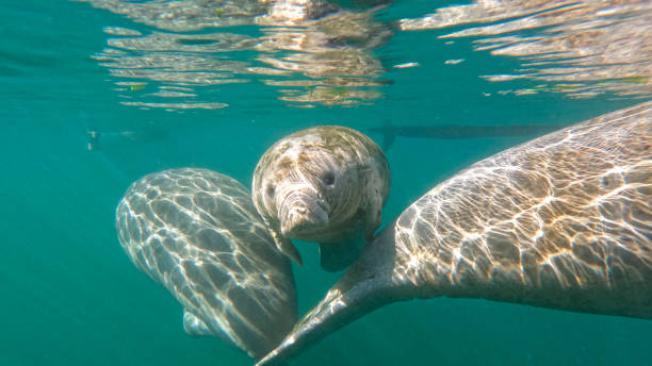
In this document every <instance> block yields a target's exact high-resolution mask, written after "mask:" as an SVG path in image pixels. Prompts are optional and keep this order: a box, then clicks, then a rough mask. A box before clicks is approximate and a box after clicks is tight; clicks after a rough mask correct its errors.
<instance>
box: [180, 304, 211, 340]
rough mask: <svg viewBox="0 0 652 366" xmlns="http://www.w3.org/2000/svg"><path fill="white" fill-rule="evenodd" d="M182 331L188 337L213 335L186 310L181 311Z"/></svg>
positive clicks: (199, 320)
mask: <svg viewBox="0 0 652 366" xmlns="http://www.w3.org/2000/svg"><path fill="white" fill-rule="evenodd" d="M183 330H184V331H185V332H186V334H188V335H190V336H197V337H199V336H211V335H213V333H212V332H211V331H210V329H208V326H207V325H206V323H204V321H202V320H201V319H199V318H198V317H197V316H196V315H195V314H193V313H191V312H189V311H188V310H184V311H183Z"/></svg>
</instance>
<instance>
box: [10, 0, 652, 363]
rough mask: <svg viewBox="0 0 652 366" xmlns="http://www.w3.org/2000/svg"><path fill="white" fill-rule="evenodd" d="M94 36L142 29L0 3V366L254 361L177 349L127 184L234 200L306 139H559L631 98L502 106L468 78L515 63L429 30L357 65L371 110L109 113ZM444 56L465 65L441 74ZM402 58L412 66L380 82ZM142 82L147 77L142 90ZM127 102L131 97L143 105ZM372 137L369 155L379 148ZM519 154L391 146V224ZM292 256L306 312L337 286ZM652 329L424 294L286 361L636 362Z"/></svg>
mask: <svg viewBox="0 0 652 366" xmlns="http://www.w3.org/2000/svg"><path fill="white" fill-rule="evenodd" d="M442 5H445V4H442ZM433 6H434V5H432V4H431V3H430V2H428V1H415V2H405V1H403V2H398V3H395V4H392V5H391V6H390V7H389V8H387V9H385V10H383V11H382V12H381V13H380V14H379V15H378V17H379V19H381V20H383V21H388V22H389V21H391V20H396V19H400V18H402V17H410V16H419V15H423V14H426V13H428V12H430V11H431V10H432V8H433ZM107 26H118V27H126V28H130V29H137V30H139V31H140V32H141V33H147V32H151V31H152V29H151V28H150V26H149V25H146V24H141V23H138V22H136V21H134V20H130V19H128V18H127V17H125V16H123V15H120V14H115V13H112V12H109V11H105V10H102V9H98V8H94V7H92V6H91V5H89V4H87V3H78V2H68V1H47V2H46V1H36V0H26V1H18V0H5V1H3V2H2V3H1V4H0V35H1V36H2V38H1V39H0V85H2V88H1V89H0V93H1V94H0V96H1V98H0V121H2V122H1V123H2V133H1V134H0V156H1V157H0V164H1V166H2V168H3V172H4V174H3V175H2V179H1V180H0V196H1V198H2V203H3V204H2V205H1V206H0V207H1V208H0V218H1V220H0V230H1V232H2V233H4V240H3V243H4V244H3V248H4V250H3V255H2V256H0V288H2V289H3V295H2V301H1V302H0V324H2V329H3V330H4V331H3V332H2V335H1V336H0V337H2V339H0V365H12V366H13V365H112V366H117V365H179V364H187V365H248V364H251V360H250V359H249V358H248V357H247V356H246V355H245V354H244V353H242V352H241V351H239V350H237V349H235V348H232V347H230V346H228V345H226V344H224V343H222V342H221V341H219V340H217V339H214V338H191V337H189V336H187V335H185V333H184V332H183V329H182V326H181V315H182V314H181V309H180V306H179V305H178V304H177V303H176V302H175V301H174V299H173V298H172V297H171V296H169V294H168V293H167V292H166V291H165V290H164V289H163V288H162V287H160V286H158V285H156V284H154V283H153V282H152V281H151V280H149V279H148V278H147V277H146V276H145V275H143V274H142V273H141V272H139V271H138V270H137V269H136V268H135V267H134V266H133V265H132V264H131V263H130V261H129V259H128V258H127V256H126V255H125V254H124V253H123V252H122V249H121V248H120V246H119V244H118V241H117V237H116V233H115V229H114V210H115V207H116V205H117V203H118V201H119V200H120V198H121V196H122V194H123V193H124V192H125V190H126V188H127V187H128V185H129V184H130V183H131V182H133V181H134V180H136V179H138V178H139V177H141V176H143V175H144V174H147V173H150V172H154V171H159V170H162V169H166V168H172V167H184V166H196V167H206V168H210V169H214V170H217V171H220V172H222V173H225V174H228V175H231V176H233V177H235V178H236V179H238V180H240V181H241V182H243V183H244V184H245V185H248V184H249V182H250V179H251V173H252V170H253V167H254V166H255V164H256V162H257V159H258V157H259V156H260V155H261V154H262V153H263V152H264V150H265V149H266V148H267V147H268V146H269V145H270V144H272V143H273V142H274V141H275V140H277V139H279V138H281V137H282V136H284V135H286V134H288V133H289V132H291V131H295V130H298V129H301V128H304V127H307V126H312V125H316V124H342V125H347V126H351V127H354V128H357V129H360V130H362V131H365V130H366V129H368V128H372V127H380V126H383V125H385V124H387V123H391V124H392V125H396V126H401V125H404V126H414V125H416V126H429V125H438V124H446V125H450V124H460V125H469V124H474V125H478V124H480V125H496V124H506V125H509V124H560V125H566V124H571V123H573V122H578V121H581V120H584V119H587V118H590V117H593V116H597V115H599V114H602V113H605V112H607V111H612V110H615V109H618V108H622V107H626V106H629V105H633V104H635V103H636V102H638V101H640V99H634V98H626V97H625V98H624V97H610V96H599V97H596V98H589V99H580V100H577V99H571V98H568V97H567V96H564V95H561V94H558V93H555V92H552V91H544V92H540V93H537V94H535V95H524V96H516V95H514V94H505V95H502V94H499V93H497V92H498V90H501V89H504V86H502V85H498V84H495V83H490V82H489V81H486V80H484V79H481V78H479V76H480V75H486V74H490V73H491V74H501V73H508V72H510V70H512V69H514V68H517V67H518V65H519V64H518V61H517V60H514V59H510V58H505V57H496V56H492V55H490V54H489V53H487V52H476V51H473V50H472V45H471V40H467V39H460V40H456V41H455V43H454V44H452V45H445V41H444V40H441V39H438V38H437V35H440V34H442V32H440V31H423V32H398V33H396V34H394V36H392V37H391V38H390V39H389V40H388V41H387V42H386V43H384V44H382V45H380V46H379V47H377V48H375V49H373V50H372V51H371V53H372V54H373V55H374V57H376V58H377V59H378V60H379V62H380V63H381V64H382V65H383V70H382V72H381V73H380V75H377V76H374V78H376V79H378V80H383V81H384V82H383V83H380V85H379V86H374V87H373V88H374V90H375V91H377V92H378V93H380V94H381V95H380V96H379V97H378V98H375V99H373V100H370V101H367V102H366V103H362V104H360V105H353V106H350V105H337V104H336V105H324V104H319V103H317V104H316V105H313V106H312V108H302V106H300V105H299V106H298V105H296V104H293V103H292V102H288V101H283V100H280V99H279V98H278V96H279V91H278V90H276V89H274V87H271V86H268V85H265V84H264V83H260V82H256V80H258V79H256V77H251V79H252V80H253V81H250V82H243V83H234V84H224V85H222V84H216V85H208V86H203V87H202V88H201V90H200V91H198V92H197V93H198V97H197V99H201V101H202V102H219V103H225V104H228V107H226V108H221V109H208V110H205V109H186V110H179V109H174V110H171V111H167V110H165V108H150V109H141V108H137V107H134V106H133V105H124V104H121V102H123V101H124V100H125V99H124V94H125V92H124V90H123V91H116V90H114V89H115V88H116V86H115V82H116V81H118V82H119V81H120V80H119V79H120V78H119V77H117V76H115V75H112V74H111V72H110V68H107V67H106V66H103V65H102V64H101V62H99V61H97V60H96V59H94V57H93V56H94V55H97V54H98V53H99V52H101V51H102V50H103V49H105V48H106V47H107V39H108V38H110V36H109V35H107V34H106V32H105V31H103V29H104V28H105V27H107ZM256 32H257V30H256V29H251V28H246V27H245V28H243V30H242V33H244V34H248V33H256ZM228 57H230V60H235V61H238V60H239V59H242V60H244V59H251V58H252V57H255V55H254V56H252V55H251V52H250V51H248V52H241V53H236V54H230V55H229V56H228ZM449 59H464V62H462V63H460V64H458V65H450V64H446V63H445V62H444V61H445V60H449ZM406 62H418V63H419V65H420V66H419V67H414V68H408V69H397V68H392V67H391V66H392V65H396V64H401V63H406ZM136 81H139V80H136ZM514 83H521V84H522V85H520V86H518V87H530V86H531V85H530V84H534V82H532V81H528V80H523V81H516V82H514ZM154 84H156V82H152V81H151V80H148V84H147V86H146V90H143V91H142V93H143V94H144V93H147V92H149V89H147V88H151V87H152V85H154ZM139 88H140V87H136V88H133V89H134V90H133V92H132V94H134V95H131V98H132V99H134V100H137V99H138V98H140V97H141V96H140V94H138V93H141V90H138V89H139ZM512 88H516V87H514V86H512ZM483 92H485V93H489V94H491V96H490V97H487V96H485V95H483V94H482V93H483ZM127 94H129V90H128V91H127ZM89 130H97V131H101V133H102V134H103V135H102V139H101V140H100V143H99V148H98V149H97V150H95V151H88V149H87V142H88V136H87V131H89ZM121 131H130V133H131V135H120V132H121ZM370 136H371V137H372V138H375V139H377V141H379V142H380V139H381V136H379V135H374V134H370ZM527 139H529V137H526V136H522V137H509V138H474V139H461V140H446V139H410V138H401V137H399V138H398V139H397V140H396V142H395V144H394V145H393V146H392V148H391V150H389V151H388V152H387V155H388V159H389V161H390V165H391V169H392V179H393V182H392V190H391V194H390V199H389V202H388V203H387V205H386V208H385V211H384V220H385V223H387V222H389V221H390V220H391V219H392V218H393V217H395V216H396V215H398V214H399V213H400V212H401V210H402V208H404V207H406V206H407V205H408V204H409V203H410V202H412V201H413V200H415V199H416V198H417V197H419V196H420V195H421V194H423V193H424V192H425V191H426V190H427V189H428V188H429V187H432V186H434V185H435V184H436V183H438V182H440V181H442V180H443V179H445V178H446V177H448V176H450V175H452V174H454V173H455V172H456V171H457V170H459V169H462V168H464V167H465V166H467V165H468V164H470V163H472V162H474V161H477V160H479V159H481V158H483V157H486V156H488V155H490V154H492V153H495V152H498V151H500V150H503V149H505V148H508V147H510V146H514V145H516V144H518V143H521V142H524V141H526V140H527ZM300 248H301V251H302V256H303V257H304V261H305V265H304V267H295V276H296V282H297V288H298V292H299V306H300V310H301V311H302V312H303V311H305V310H307V309H309V308H310V307H311V306H312V305H313V304H314V303H315V302H316V301H317V300H318V299H319V298H320V297H321V296H322V295H323V294H324V293H325V291H326V289H327V288H328V287H329V286H330V285H331V284H332V283H333V282H334V281H335V280H336V279H337V277H338V276H337V274H328V273H324V272H322V271H321V270H320V269H319V266H318V262H319V259H318V256H317V251H316V250H315V248H313V247H310V246H309V245H301V246H300ZM651 332H652V322H649V321H644V320H636V319H626V318H618V317H608V316H597V315H589V314H576V313H569V312H561V311H554V310H543V309H537V308H532V307H526V306H517V305H510V304H499V303H492V302H487V301H482V300H460V299H455V300H451V299H433V300H428V301H413V302H407V303H401V304H395V305H391V306H388V307H385V308H383V309H381V310H379V311H377V312H375V313H372V314H371V315H369V316H367V317H365V318H363V319H361V320H359V321H357V322H355V323H354V324H352V325H350V326H348V327H346V328H344V329H342V330H341V331H339V332H337V333H335V334H334V335H332V336H330V337H328V338H327V339H326V340H325V341H323V342H322V343H320V344H318V345H317V346H315V347H313V348H311V349H309V350H307V351H306V352H305V353H304V354H302V355H301V356H300V357H299V358H298V359H297V360H296V362H295V364H296V365H331V364H342V365H380V364H382V365H394V364H437V365H465V364H481V365H585V364H592V365H615V364H624V365H643V364H649V363H650V359H651V356H652V347H650V342H649V335H650V333H651Z"/></svg>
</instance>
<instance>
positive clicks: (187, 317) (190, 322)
mask: <svg viewBox="0 0 652 366" xmlns="http://www.w3.org/2000/svg"><path fill="white" fill-rule="evenodd" d="M183 330H184V331H185V332H186V334H187V335H189V336H192V337H205V336H209V337H210V336H217V337H219V338H220V339H222V340H223V341H225V342H226V343H229V344H231V345H235V344H234V343H233V340H232V339H231V338H230V337H229V336H228V335H227V334H226V333H224V331H223V330H222V329H217V331H215V332H213V331H211V330H210V328H208V325H206V323H204V321H203V320H201V319H199V317H198V316H197V315H195V314H193V313H191V312H190V311H188V310H185V309H184V310H183Z"/></svg>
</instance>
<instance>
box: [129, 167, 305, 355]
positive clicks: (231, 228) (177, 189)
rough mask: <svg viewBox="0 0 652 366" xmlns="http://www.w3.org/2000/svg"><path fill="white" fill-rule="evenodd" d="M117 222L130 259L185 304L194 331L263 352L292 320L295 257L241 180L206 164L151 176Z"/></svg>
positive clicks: (134, 190)
mask: <svg viewBox="0 0 652 366" xmlns="http://www.w3.org/2000/svg"><path fill="white" fill-rule="evenodd" d="M116 226H117V231H118V237H119V239H120V244H121V245H122V247H123V249H124V250H125V251H126V252H127V254H128V255H129V258H130V259H131V260H132V262H133V263H134V264H135V265H136V266H137V267H138V268H139V269H141V270H142V271H143V272H145V273H147V275H149V277H151V278H152V279H153V280H154V281H156V282H158V283H161V284H162V285H163V286H165V288H167V289H168V291H169V292H170V293H171V294H172V295H173V296H174V297H175V298H176V299H177V300H178V301H179V302H180V303H181V305H182V306H183V309H184V313H183V326H184V329H185V331H186V332H187V333H188V334H191V335H213V336H219V337H221V338H223V339H225V340H227V341H229V342H231V343H233V344H234V345H236V346H237V347H239V348H240V349H242V350H244V351H246V352H247V353H248V354H249V355H250V356H252V357H260V356H261V355H264V354H265V353H266V352H268V351H269V350H270V349H272V348H273V347H274V346H276V345H277V344H278V343H279V342H280V340H281V339H282V338H283V337H284V336H285V335H286V334H287V332H288V331H289V330H290V329H291V327H292V325H294V322H295V321H296V311H297V310H296V296H295V289H294V278H293V276H292V269H291V266H290V263H289V261H288V260H287V258H286V257H285V256H284V255H282V254H280V253H279V252H278V251H277V250H276V248H275V246H274V243H273V241H272V237H271V235H270V233H269V231H268V229H267V227H266V226H265V225H264V224H263V222H262V220H261V219H260V217H259V216H258V214H257V213H256V210H255V208H254V207H253V204H252V202H251V197H250V195H249V192H247V190H246V188H245V187H243V186H242V185H241V184H240V183H238V182H237V181H236V180H234V179H232V178H230V177H227V176H224V175H221V174H219V173H216V172H212V171H210V170H205V169H173V170H166V171H163V172H159V173H154V174H151V175H148V176H146V177H144V178H142V179H140V180H139V181H137V182H135V183H134V184H133V185H132V186H131V187H130V188H129V190H128V191H127V193H126V194H125V196H124V198H123V199H122V201H121V202H120V204H119V205H118V209H117V213H116Z"/></svg>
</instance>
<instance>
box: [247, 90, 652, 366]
mask: <svg viewBox="0 0 652 366" xmlns="http://www.w3.org/2000/svg"><path fill="white" fill-rule="evenodd" d="M437 296H449V297H472V298H485V299H490V300H496V301H506V302H513V303H522V304H529V305H534V306H540V307H548V308H555V309H564V310H570V311H578V312H589V313H599V314H607V315H619V316H628V317H638V318H646V319H652V102H648V103H643V104H640V105H638V106H635V107H632V108H628V109H624V110H620V111H617V112H614V113H610V114H606V115H603V116H600V117H597V118H595V119H592V120H589V121H586V122H583V123H580V124H577V125H574V126H571V127H568V128H565V129H562V130H560V131H557V132H554V133H551V134H549V135H546V136H543V137H540V138H537V139H535V140H532V141H530V142H528V143H525V144H523V145H520V146H517V147H515V148H512V149H509V150H506V151H504V152H502V153H499V154H497V155H495V156H493V157H490V158H487V159H485V160H482V161H480V162H478V163H476V164H474V165H472V166H471V167H470V168H468V169H466V170H463V171H461V172H460V173H458V174H456V175H455V176H453V177H452V178H450V179H448V180H446V181H444V182H443V183H441V184H439V185H437V186H435V187H434V188H433V189H432V190H431V191H430V192H428V193H426V194H425V195H424V196H422V197H421V198H419V199H418V200H417V201H416V202H414V203H413V204H412V205H410V206H409V207H408V208H407V209H406V210H405V211H403V213H402V214H401V215H400V216H399V217H398V219H397V220H396V221H395V223H394V224H393V225H390V226H389V228H387V229H386V230H385V231H384V232H383V233H382V234H381V235H380V236H379V237H378V238H377V239H376V240H374V241H373V242H372V243H371V244H370V245H368V246H367V247H366V248H365V250H364V251H363V253H362V255H361V256H360V259H359V260H358V262H357V263H356V264H355V265H354V266H353V267H352V268H351V269H350V270H349V271H348V272H347V274H346V275H345V276H344V277H343V278H342V279H341V280H340V281H338V283H337V284H336V285H335V286H334V287H333V288H332V289H331V290H330V291H329V292H328V294H327V295H326V296H325V298H324V299H323V300H322V301H321V302H320V303H319V304H318V305H317V306H315V307H314V308H313V310H311V311H310V312H308V314H307V315H306V316H305V317H304V318H303V320H301V321H299V323H298V324H297V325H296V326H295V328H294V330H293V331H292V333H291V334H290V335H289V336H288V337H287V338H286V339H285V340H284V341H283V342H282V343H281V345H280V346H279V347H277V348H276V349H275V350H274V351H272V352H271V353H270V354H269V355H268V356H266V357H265V358H263V360H262V361H261V362H260V363H259V365H267V364H273V363H276V362H278V361H282V360H284V359H286V358H288V357H291V356H292V355H294V354H296V353H297V352H299V351H301V349H303V348H305V347H307V346H309V345H310V344H312V343H314V342H316V341H318V340H319V339H321V338H322V337H324V336H326V335H328V334H330V333H332V332H333V331H334V330H336V329H338V328H339V327H342V326H344V325H346V324H347V323H349V322H351V321H353V320H355V319H357V318H359V317H362V316H364V315H365V314H366V313H368V312H369V311H372V310H373V309H376V308H379V307H381V306H383V305H385V304H388V303H391V302H395V301H400V300H408V299H414V298H431V297H437Z"/></svg>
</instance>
